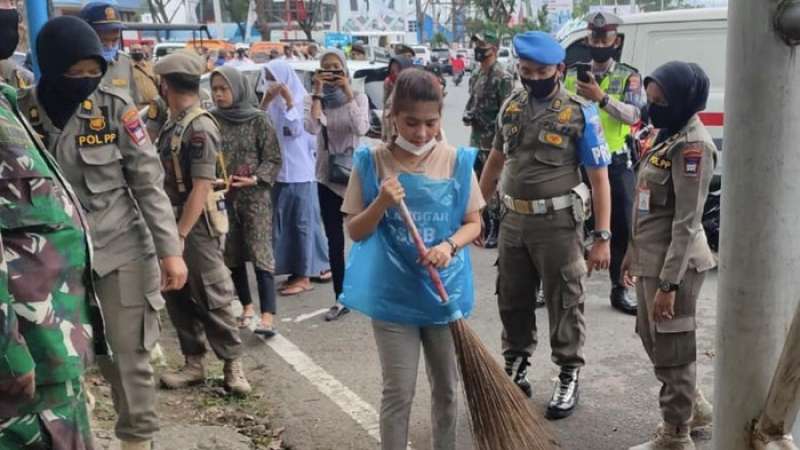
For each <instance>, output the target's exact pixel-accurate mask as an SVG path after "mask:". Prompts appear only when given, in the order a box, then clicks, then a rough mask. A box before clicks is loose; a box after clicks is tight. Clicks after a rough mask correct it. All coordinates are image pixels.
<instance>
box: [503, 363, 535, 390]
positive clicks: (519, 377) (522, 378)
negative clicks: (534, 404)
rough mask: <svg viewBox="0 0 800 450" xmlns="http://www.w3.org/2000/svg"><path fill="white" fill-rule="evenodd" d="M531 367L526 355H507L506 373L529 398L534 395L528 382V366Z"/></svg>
mask: <svg viewBox="0 0 800 450" xmlns="http://www.w3.org/2000/svg"><path fill="white" fill-rule="evenodd" d="M530 365H531V363H529V362H528V357H527V356H526V355H517V354H513V355H506V373H507V374H508V376H510V377H511V379H512V380H514V384H516V385H517V386H519V388H520V389H522V392H523V393H524V394H525V395H526V396H527V397H528V398H530V397H531V395H533V388H532V387H531V383H530V381H528V366H530Z"/></svg>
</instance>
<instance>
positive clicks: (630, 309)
mask: <svg viewBox="0 0 800 450" xmlns="http://www.w3.org/2000/svg"><path fill="white" fill-rule="evenodd" d="M611 306H612V307H613V308H614V309H617V310H619V311H622V312H624V313H625V314H630V315H632V316H635V315H636V310H637V309H638V306H639V305H638V303H637V302H636V298H634V297H633V296H632V295H631V294H630V293H629V292H628V290H627V289H626V288H624V287H622V286H615V287H614V288H612V289H611Z"/></svg>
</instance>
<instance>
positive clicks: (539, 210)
mask: <svg viewBox="0 0 800 450" xmlns="http://www.w3.org/2000/svg"><path fill="white" fill-rule="evenodd" d="M531 205H533V213H534V214H537V215H540V214H547V201H546V200H533V201H532V202H531Z"/></svg>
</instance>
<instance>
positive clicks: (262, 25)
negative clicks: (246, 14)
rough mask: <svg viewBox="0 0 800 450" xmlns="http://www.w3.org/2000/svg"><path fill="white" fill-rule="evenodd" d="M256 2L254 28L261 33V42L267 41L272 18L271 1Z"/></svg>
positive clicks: (256, 0)
mask: <svg viewBox="0 0 800 450" xmlns="http://www.w3.org/2000/svg"><path fill="white" fill-rule="evenodd" d="M255 2H256V27H258V31H259V32H260V33H261V40H262V41H268V40H269V37H270V36H269V35H270V31H271V30H270V27H269V25H270V23H271V21H272V19H273V17H272V6H273V3H272V0H255Z"/></svg>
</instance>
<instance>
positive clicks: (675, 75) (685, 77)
mask: <svg viewBox="0 0 800 450" xmlns="http://www.w3.org/2000/svg"><path fill="white" fill-rule="evenodd" d="M651 82H655V83H657V84H658V86H659V87H661V90H662V91H663V92H664V97H665V98H666V100H667V106H660V105H654V104H652V103H651V104H648V106H647V107H648V114H649V116H650V121H651V122H652V123H653V126H654V127H656V128H660V129H661V132H660V133H659V136H658V138H657V142H660V141H663V140H666V139H667V138H669V137H670V136H672V135H674V134H675V133H677V132H679V131H681V129H683V128H684V127H685V126H686V124H687V123H689V120H691V119H692V117H694V115H695V114H697V113H698V112H700V111H702V110H704V109H706V101H707V100H708V90H709V86H710V84H711V83H710V81H709V79H708V76H707V75H706V73H705V72H704V71H703V69H702V68H701V67H700V66H698V65H697V64H694V63H686V62H682V61H671V62H668V63H666V64H664V65H662V66H660V67H658V68H657V69H656V70H654V71H653V73H652V74H651V75H650V76H649V77H647V78H645V80H644V86H645V88H647V86H648V85H649V84H650V83H651Z"/></svg>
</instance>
